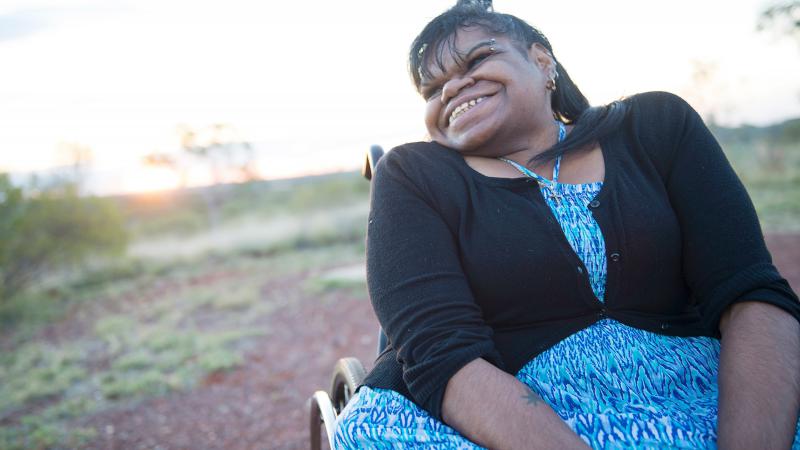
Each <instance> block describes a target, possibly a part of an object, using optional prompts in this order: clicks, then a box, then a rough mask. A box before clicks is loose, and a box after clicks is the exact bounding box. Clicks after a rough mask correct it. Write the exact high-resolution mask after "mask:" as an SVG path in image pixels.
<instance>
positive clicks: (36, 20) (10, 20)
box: [0, 10, 53, 42]
mask: <svg viewBox="0 0 800 450" xmlns="http://www.w3.org/2000/svg"><path fill="white" fill-rule="evenodd" d="M52 19H53V17H52V14H51V13H48V12H46V11H42V10H19V11H14V12H11V13H8V14H2V15H0V42H2V41H10V40H13V39H19V38H23V37H26V36H30V35H32V34H36V33H38V32H40V31H43V30H45V29H47V28H50V27H51V26H53V21H52Z"/></svg>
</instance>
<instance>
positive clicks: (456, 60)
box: [420, 27, 554, 156]
mask: <svg viewBox="0 0 800 450" xmlns="http://www.w3.org/2000/svg"><path fill="white" fill-rule="evenodd" d="M444 45H445V49H444V55H443V62H444V69H445V70H444V71H441V70H440V69H439V68H438V67H435V66H434V67H432V68H431V72H432V75H433V76H432V78H424V77H423V78H422V82H421V84H420V93H421V94H422V96H423V97H424V98H425V100H426V102H427V107H426V111H425V125H426V127H427V128H428V133H429V134H430V137H431V139H432V140H434V141H436V142H438V143H440V144H442V145H444V146H447V147H450V148H453V149H456V150H459V151H460V152H462V153H464V154H471V155H480V156H502V155H506V154H509V153H511V152H513V151H518V150H520V149H521V148H523V147H525V146H526V145H528V146H530V145H531V143H532V142H535V139H536V137H537V135H538V133H545V132H547V131H546V130H548V129H549V128H551V127H552V123H553V113H552V109H551V107H550V91H548V90H547V88H546V87H545V83H546V82H547V80H548V79H550V78H552V75H553V74H554V65H553V60H552V58H551V57H550V55H549V54H548V53H547V51H546V50H544V49H543V48H542V47H539V46H538V45H533V46H531V48H530V49H528V50H527V52H523V51H520V50H519V49H518V47H515V46H514V44H513V43H512V41H510V40H509V39H508V38H506V37H504V36H494V35H490V34H488V33H487V32H486V31H484V30H483V29H481V28H478V27H474V28H469V29H461V30H459V31H458V32H457V33H456V36H455V48H456V49H457V51H458V54H459V55H462V57H463V59H462V58H460V57H458V56H455V55H454V54H453V53H451V52H449V51H448V50H447V44H446V43H445V44H444ZM429 51H434V49H429Z"/></svg>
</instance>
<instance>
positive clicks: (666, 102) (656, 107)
mask: <svg viewBox="0 0 800 450" xmlns="http://www.w3.org/2000/svg"><path fill="white" fill-rule="evenodd" d="M622 102H623V103H626V105H627V111H628V114H629V115H630V116H632V117H633V118H641V119H658V120H657V122H658V124H661V125H662V126H669V125H681V124H682V123H684V122H685V121H686V120H687V118H688V117H690V116H695V115H697V113H696V112H695V110H694V109H693V108H692V107H691V105H689V103H688V102H687V101H686V100H684V99H683V98H681V97H680V96H678V95H676V94H673V93H671V92H665V91H651V92H642V93H639V94H635V95H632V96H630V97H625V98H623V99H622ZM652 124H653V125H655V123H652Z"/></svg>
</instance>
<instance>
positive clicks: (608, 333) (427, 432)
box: [335, 159, 800, 450]
mask: <svg viewBox="0 0 800 450" xmlns="http://www.w3.org/2000/svg"><path fill="white" fill-rule="evenodd" d="M507 162H509V163H510V164H512V165H514V166H515V167H516V168H517V169H518V170H520V171H521V172H522V173H524V174H525V175H527V176H529V177H533V178H536V179H537V181H539V187H540V189H541V192H542V195H543V196H544V198H545V200H546V202H547V204H548V205H549V206H550V209H551V211H552V212H553V215H554V216H555V217H556V218H557V219H558V222H559V224H560V225H561V229H562V230H563V232H564V235H565V236H566V238H567V240H568V241H569V243H570V245H571V246H572V248H573V250H574V251H575V253H576V254H577V255H578V256H579V257H580V259H581V260H582V261H583V263H584V265H585V266H586V269H587V270H588V273H589V280H590V282H591V286H592V290H593V291H594V294H595V295H596V296H597V298H598V300H600V301H601V302H602V301H604V296H605V285H606V251H605V242H604V240H603V236H602V233H601V231H600V227H599V226H598V225H597V223H596V222H595V220H594V218H593V217H592V215H591V213H590V211H589V209H588V208H587V205H588V204H589V203H590V202H591V201H592V199H594V197H595V196H596V195H597V193H598V192H599V191H600V189H601V188H602V182H597V183H588V184H562V183H558V182H557V180H558V171H559V166H560V159H559V160H556V164H555V167H554V170H553V181H550V180H547V179H544V178H542V177H540V176H539V175H537V174H535V173H533V172H531V171H529V170H528V169H526V168H525V167H522V166H519V165H517V164H516V163H514V162H512V161H507ZM719 351H720V347H719V341H718V340H716V339H713V338H708V337H688V338H687V337H673V336H664V335H660V334H656V333H652V332H649V331H644V330H640V329H637V328H632V327H629V326H627V325H623V324H622V323H620V322H617V321H615V320H613V319H604V320H601V321H599V322H597V323H595V324H593V325H591V326H589V327H588V328H586V329H583V330H581V331H579V332H577V333H575V334H573V335H571V336H569V337H567V338H566V339H564V340H563V341H561V342H559V343H558V344H556V345H555V346H553V347H551V348H550V349H548V350H546V351H545V352H543V353H541V354H539V355H538V356H536V357H535V358H534V359H533V360H531V361H529V362H528V363H527V364H526V365H525V366H524V367H523V368H522V369H520V371H519V372H518V373H517V374H516V378H517V379H518V380H520V381H521V382H523V383H525V384H526V385H527V386H528V387H530V388H531V389H532V390H533V391H535V392H536V393H537V394H539V395H540V396H541V397H542V399H544V401H545V402H547V403H548V404H549V405H550V407H552V408H553V410H554V411H555V412H556V413H557V414H558V415H559V416H561V418H562V419H564V421H565V422H566V423H567V425H568V426H569V427H570V428H571V429H572V430H573V431H575V433H577V434H578V435H579V436H580V437H581V438H582V439H583V440H584V441H585V442H586V443H587V444H589V445H590V446H591V447H592V448H596V449H620V448H626V449H627V448H646V449H663V448H674V449H713V448H716V439H717V436H716V424H717V398H718V391H717V371H718V363H719ZM335 440H336V448H342V449H345V448H348V449H349V448H386V449H390V448H392V449H399V448H404V449H405V448H420V449H421V448H426V449H429V448H439V449H477V448H481V447H479V446H477V445H476V444H474V443H472V442H470V441H469V440H467V439H466V438H464V437H463V436H462V435H461V434H459V433H458V432H457V431H456V430H454V429H453V428H451V427H449V426H447V425H445V424H443V423H442V422H440V421H438V420H436V419H434V418H432V417H430V415H429V414H428V413H427V412H425V411H424V410H422V409H421V408H419V407H418V406H416V405H415V404H414V403H413V402H411V401H410V400H408V399H406V398H405V397H403V396H402V395H400V394H398V393H396V392H394V391H391V390H386V389H372V388H370V387H367V386H364V387H362V388H361V389H359V391H358V392H357V393H356V395H355V396H354V397H353V398H352V399H351V401H350V403H349V404H348V405H347V406H346V407H345V409H344V410H343V411H342V414H341V415H340V416H339V419H338V423H337V431H336V436H335ZM792 448H793V449H794V450H800V424H799V426H798V430H797V435H796V437H795V443H794V446H793V447H792Z"/></svg>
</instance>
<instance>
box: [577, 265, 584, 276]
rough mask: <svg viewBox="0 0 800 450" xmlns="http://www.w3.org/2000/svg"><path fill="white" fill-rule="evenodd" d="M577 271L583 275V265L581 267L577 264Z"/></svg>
mask: <svg viewBox="0 0 800 450" xmlns="http://www.w3.org/2000/svg"><path fill="white" fill-rule="evenodd" d="M578 273H579V274H581V275H583V267H581V266H578Z"/></svg>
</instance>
